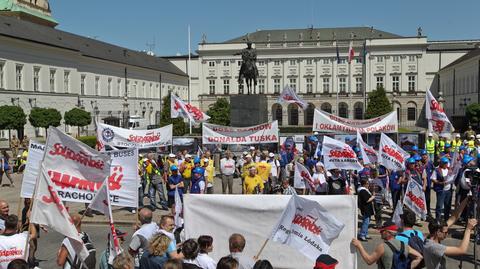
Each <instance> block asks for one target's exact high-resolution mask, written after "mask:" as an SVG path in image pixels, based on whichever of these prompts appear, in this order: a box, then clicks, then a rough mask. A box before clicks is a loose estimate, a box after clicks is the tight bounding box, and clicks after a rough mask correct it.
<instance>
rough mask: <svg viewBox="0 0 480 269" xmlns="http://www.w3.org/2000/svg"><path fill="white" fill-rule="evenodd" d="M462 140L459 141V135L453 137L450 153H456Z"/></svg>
mask: <svg viewBox="0 0 480 269" xmlns="http://www.w3.org/2000/svg"><path fill="white" fill-rule="evenodd" d="M462 142H463V141H462V139H460V134H456V135H455V139H454V140H452V151H453V152H458V149H459V148H460V146H461V145H462Z"/></svg>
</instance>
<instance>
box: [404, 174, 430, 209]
mask: <svg viewBox="0 0 480 269" xmlns="http://www.w3.org/2000/svg"><path fill="white" fill-rule="evenodd" d="M403 204H404V205H405V206H406V207H408V208H410V209H411V210H412V211H413V212H415V214H416V215H417V216H419V217H420V218H422V219H425V216H426V215H427V206H426V203H425V193H424V192H423V187H422V185H420V184H418V183H417V182H416V181H415V180H409V181H408V184H407V189H406V192H405V196H404V197H403Z"/></svg>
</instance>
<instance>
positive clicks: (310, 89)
mask: <svg viewBox="0 0 480 269" xmlns="http://www.w3.org/2000/svg"><path fill="white" fill-rule="evenodd" d="M306 82H307V83H306V84H307V93H313V78H307V81H306Z"/></svg>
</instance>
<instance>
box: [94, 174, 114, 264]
mask: <svg viewBox="0 0 480 269" xmlns="http://www.w3.org/2000/svg"><path fill="white" fill-rule="evenodd" d="M89 208H90V209H92V210H96V211H99V212H102V213H103V214H104V215H105V216H106V217H107V218H108V221H109V223H110V234H111V237H112V238H113V248H112V244H109V247H110V249H111V251H110V256H109V259H108V262H109V264H111V263H112V262H113V259H114V258H115V257H116V256H117V255H118V254H120V253H121V251H122V250H121V248H120V243H119V242H118V237H117V232H116V230H115V225H114V223H113V215H112V206H111V204H110V190H109V189H108V178H107V179H105V182H104V183H103V185H102V187H101V188H100V190H99V191H98V192H97V194H96V195H95V197H94V198H93V200H92V202H91V203H90V205H89ZM112 250H113V251H112Z"/></svg>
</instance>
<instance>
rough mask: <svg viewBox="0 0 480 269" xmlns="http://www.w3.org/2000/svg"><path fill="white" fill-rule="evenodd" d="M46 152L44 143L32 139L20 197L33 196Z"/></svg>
mask: <svg viewBox="0 0 480 269" xmlns="http://www.w3.org/2000/svg"><path fill="white" fill-rule="evenodd" d="M44 152H45V145H44V144H41V143H38V142H36V141H33V140H30V145H28V157H27V164H26V165H25V170H24V172H23V180H22V189H21V190H20V197H22V198H32V196H33V190H34V189H35V182H36V181H37V176H38V173H39V172H40V165H41V164H42V159H43V154H44Z"/></svg>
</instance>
